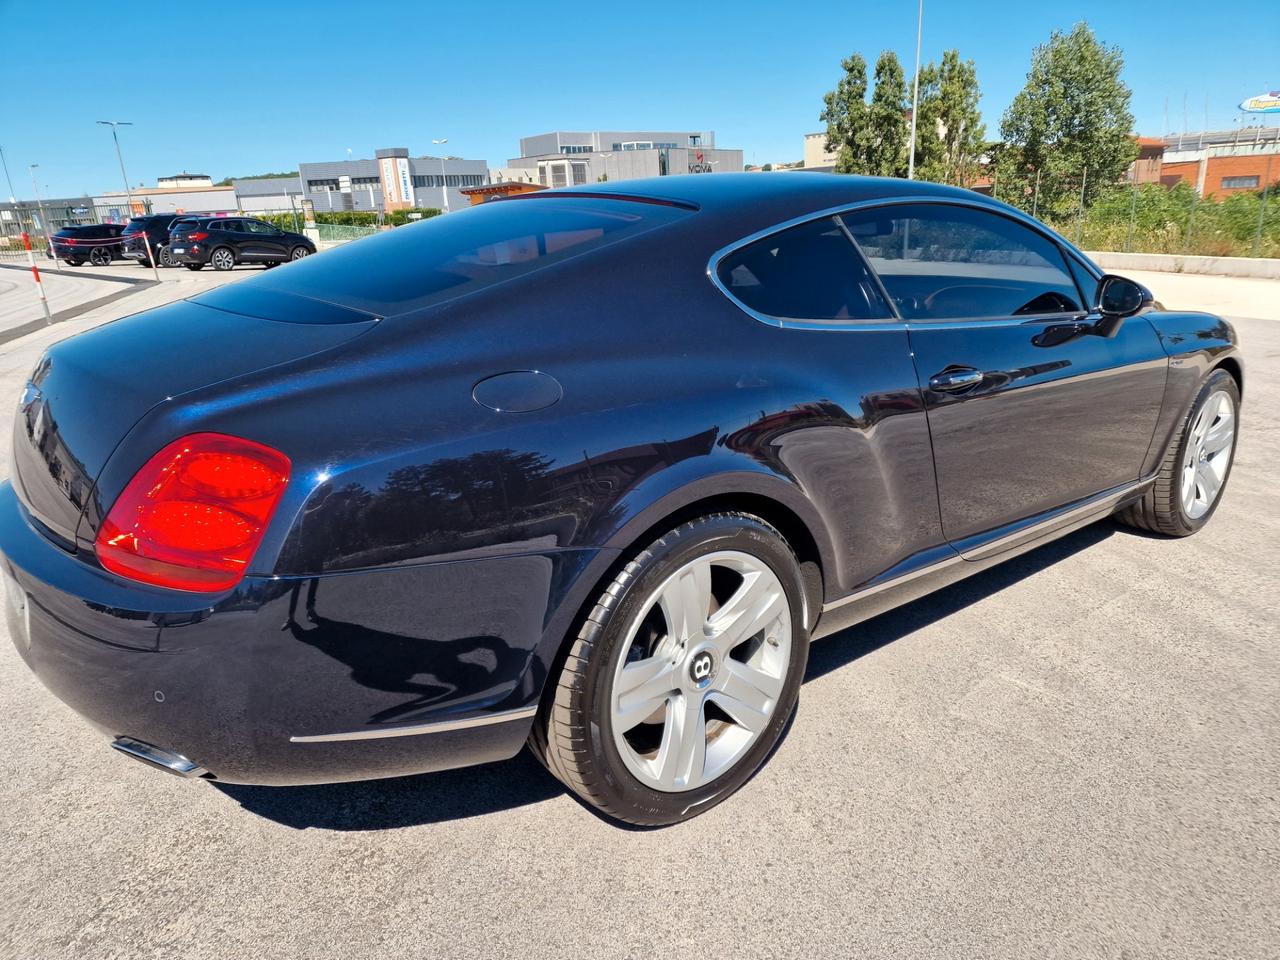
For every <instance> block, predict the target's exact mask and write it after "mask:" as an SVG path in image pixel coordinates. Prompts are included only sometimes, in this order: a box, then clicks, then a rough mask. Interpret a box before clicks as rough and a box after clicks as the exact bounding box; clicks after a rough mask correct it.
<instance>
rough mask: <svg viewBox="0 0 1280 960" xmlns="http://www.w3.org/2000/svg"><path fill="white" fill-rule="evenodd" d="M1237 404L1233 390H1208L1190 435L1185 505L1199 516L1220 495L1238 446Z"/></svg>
mask: <svg viewBox="0 0 1280 960" xmlns="http://www.w3.org/2000/svg"><path fill="white" fill-rule="evenodd" d="M1235 437H1236V408H1235V403H1234V401H1233V400H1232V399H1231V396H1230V394H1228V393H1227V392H1226V391H1225V390H1215V391H1214V392H1213V393H1211V394H1209V397H1208V399H1206V400H1205V402H1204V405H1203V406H1201V407H1200V412H1199V413H1197V414H1196V419H1195V421H1194V423H1192V425H1191V434H1190V435H1189V436H1188V437H1187V448H1186V454H1185V456H1184V457H1183V460H1182V484H1181V493H1182V509H1183V511H1184V512H1185V513H1186V515H1187V516H1188V517H1189V518H1190V519H1192V520H1199V519H1200V518H1201V517H1203V516H1204V515H1205V514H1206V513H1208V512H1209V509H1210V508H1211V507H1212V506H1213V504H1214V503H1215V501H1217V499H1218V494H1219V492H1221V490H1222V484H1223V483H1224V482H1225V481H1226V479H1227V470H1228V469H1229V468H1230V466H1231V456H1232V453H1233V451H1234V450H1235Z"/></svg>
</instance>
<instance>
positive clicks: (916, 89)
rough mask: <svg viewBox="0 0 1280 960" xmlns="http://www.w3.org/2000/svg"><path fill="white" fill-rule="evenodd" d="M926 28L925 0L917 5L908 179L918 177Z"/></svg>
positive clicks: (921, 0) (920, 0)
mask: <svg viewBox="0 0 1280 960" xmlns="http://www.w3.org/2000/svg"><path fill="white" fill-rule="evenodd" d="M923 28H924V0H919V3H918V4H917V7H916V76H915V82H914V83H913V85H912V88H911V152H910V155H909V158H908V160H907V179H908V180H914V179H915V178H916V114H918V113H919V112H920V34H921V32H922V30H923Z"/></svg>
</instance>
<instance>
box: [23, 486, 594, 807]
mask: <svg viewBox="0 0 1280 960" xmlns="http://www.w3.org/2000/svg"><path fill="white" fill-rule="evenodd" d="M0 553H2V554H3V556H2V557H0V569H2V571H3V577H2V579H3V580H4V586H5V594H6V599H5V617H6V621H7V623H8V627H9V632H10V636H11V638H12V640H13V642H14V644H15V646H16V647H17V649H18V651H19V653H20V654H21V656H22V658H23V660H24V661H26V663H27V664H28V666H29V667H30V668H31V670H32V671H33V672H34V673H35V674H36V675H37V676H38V677H39V679H40V680H41V681H42V682H43V683H44V685H45V686H46V687H48V689H49V690H50V691H51V692H52V693H53V694H54V695H55V696H57V697H58V698H59V699H60V700H62V701H63V702H64V703H66V704H67V705H68V706H70V707H71V708H72V709H73V710H75V711H76V712H77V713H79V714H80V715H81V716H83V717H84V718H85V719H87V720H88V721H89V722H90V723H91V724H92V725H93V726H94V727H96V728H97V729H98V730H99V731H100V732H101V733H103V734H104V735H105V736H107V737H108V738H111V739H112V740H118V739H119V738H128V739H129V740H132V741H140V742H141V743H142V744H143V745H144V746H145V747H154V748H157V749H158V750H159V751H161V752H163V753H167V754H178V755H180V756H181V757H182V758H185V759H189V760H190V761H191V763H192V765H193V766H194V767H196V768H199V770H200V773H201V774H204V773H205V771H207V776H209V777H210V778H212V779H217V780H221V781H228V782H233V783H258V784H280V785H284V784H302V783H324V782H334V781H341V780H361V779H369V778H375V777H387V776H399V775H403V774H409V773H422V772H427V771H431V770H441V769H447V768H452V767H460V766H467V765H469V764H475V763H484V762H488V761H491V760H499V759H505V758H507V757H511V756H514V755H515V754H516V753H517V752H518V751H519V750H520V748H521V747H522V745H523V744H524V741H525V738H526V737H527V735H528V732H529V729H530V726H531V723H532V719H533V715H534V710H535V707H536V704H537V700H538V696H539V694H540V691H541V687H542V681H543V679H544V677H545V668H544V667H543V665H542V664H541V661H540V660H539V659H538V656H537V651H538V648H539V643H540V641H541V640H542V637H543V628H544V625H545V623H546V619H547V617H546V615H547V608H548V597H549V593H550V591H551V590H552V585H553V584H554V583H556V582H557V578H559V577H562V576H563V575H564V574H565V573H566V571H565V570H563V569H560V568H561V566H562V565H564V564H571V565H572V566H573V567H574V568H577V566H578V564H580V563H581V562H582V560H583V558H582V557H581V556H573V555H574V554H578V553H579V552H578V551H566V552H565V553H564V554H562V555H556V554H550V555H545V554H539V555H526V556H514V557H493V558H484V559H477V560H470V561H457V562H442V563H427V564H421V565H416V566H406V567H397V568H390V569H383V570H379V571H369V572H357V573H349V574H341V575H332V576H321V577H311V578H305V579H296V580H290V579H275V578H248V579H246V580H245V581H244V582H243V583H242V584H241V585H240V586H239V587H237V588H236V589H235V590H234V591H232V592H231V593H229V594H226V595H220V596H218V597H216V598H214V599H213V600H211V601H210V600H205V599H203V598H201V597H199V596H196V595H189V594H182V593H178V592H176V591H165V590H159V589H152V588H149V587H146V586H143V585H138V584H133V583H130V582H129V581H125V580H122V579H121V578H118V577H115V576H113V575H111V574H109V573H107V572H106V571H104V570H102V569H101V568H99V567H98V566H97V565H96V563H93V562H92V561H86V560H85V559H82V558H79V557H77V556H75V555H73V554H70V553H68V552H66V551H65V550H63V549H62V548H60V547H58V546H56V545H54V544H53V543H52V542H50V541H49V540H47V539H46V538H45V537H44V536H42V535H41V534H40V533H39V532H37V531H36V530H35V529H34V528H33V527H32V526H31V524H30V523H29V521H28V520H27V517H26V514H25V510H24V508H23V507H22V506H21V504H20V503H19V501H18V499H17V497H16V495H15V494H14V491H13V489H12V487H11V486H10V485H9V484H8V483H4V484H0ZM460 597H465V598H466V599H465V601H464V602H459V598H460ZM104 746H105V744H104ZM124 752H130V753H132V754H133V755H134V756H137V755H138V754H137V752H135V751H132V750H131V751H124Z"/></svg>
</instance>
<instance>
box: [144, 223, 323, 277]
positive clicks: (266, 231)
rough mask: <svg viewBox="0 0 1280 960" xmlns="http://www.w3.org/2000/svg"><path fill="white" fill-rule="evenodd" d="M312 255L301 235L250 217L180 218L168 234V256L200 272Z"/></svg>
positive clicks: (270, 264)
mask: <svg viewBox="0 0 1280 960" xmlns="http://www.w3.org/2000/svg"><path fill="white" fill-rule="evenodd" d="M315 252H316V245H315V244H314V243H312V242H311V241H310V240H308V239H307V238H306V237H304V236H303V235H302V234H300V233H288V232H286V231H284V230H281V229H280V228H279V227H275V226H272V225H271V224H269V223H267V222H266V221H264V220H254V219H253V218H251V217H199V218H198V219H195V220H190V219H184V220H182V221H181V222H179V223H175V224H174V225H173V228H172V229H171V230H170V234H169V254H170V256H172V257H173V259H174V261H175V262H176V263H181V264H182V265H183V266H185V267H186V268H187V269H188V270H201V269H203V268H204V266H205V264H213V269H215V270H230V269H231V268H232V267H234V266H235V265H236V264H237V263H262V264H266V265H267V266H268V267H273V266H275V265H276V264H277V263H284V262H285V261H286V260H301V259H302V258H303V257H306V256H310V255H311V254H313V253H315Z"/></svg>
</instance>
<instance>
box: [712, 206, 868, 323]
mask: <svg viewBox="0 0 1280 960" xmlns="http://www.w3.org/2000/svg"><path fill="white" fill-rule="evenodd" d="M716 270H717V275H718V276H719V278H720V282H721V283H722V284H724V286H725V289H727V290H728V291H729V294H730V296H732V297H733V298H734V299H736V300H738V301H739V302H740V303H742V304H743V305H744V306H746V307H748V308H749V309H751V310H754V311H755V312H756V313H761V314H764V315H765V316H768V317H776V318H778V319H782V320H801V321H810V322H827V323H840V322H842V321H848V320H883V319H885V318H886V317H888V316H890V313H889V309H888V307H887V306H886V305H885V303H884V299H883V298H882V297H881V296H880V292H879V290H877V289H876V285H875V281H874V280H873V279H872V277H871V275H870V273H869V272H868V271H867V268H866V266H865V264H864V263H863V260H862V258H861V257H860V256H858V251H857V250H856V249H854V246H853V244H851V243H850V242H849V238H848V237H847V236H846V235H845V232H844V231H843V230H842V229H841V228H840V224H838V223H837V222H836V221H835V220H833V219H831V218H829V217H828V218H824V219H822V220H813V221H810V222H809V223H802V224H801V225H800V226H798V227H792V228H791V229H789V230H783V231H780V232H779V233H775V234H773V235H771V236H769V237H766V238H765V239H763V240H757V241H756V242H755V243H751V244H748V245H747V246H745V247H742V248H741V249H738V250H735V251H733V253H730V254H729V255H728V256H726V257H725V258H724V259H723V260H721V261H720V263H719V265H718V266H717V268H716Z"/></svg>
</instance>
